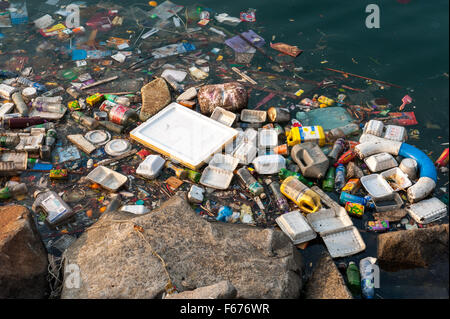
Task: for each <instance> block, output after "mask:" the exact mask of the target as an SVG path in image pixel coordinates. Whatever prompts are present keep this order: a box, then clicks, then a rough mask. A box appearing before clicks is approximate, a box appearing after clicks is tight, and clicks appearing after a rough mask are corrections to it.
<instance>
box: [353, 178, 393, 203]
mask: <svg viewBox="0 0 450 319" xmlns="http://www.w3.org/2000/svg"><path fill="white" fill-rule="evenodd" d="M360 181H361V184H362V186H363V187H364V188H365V189H366V191H367V192H368V193H369V195H370V196H372V197H373V198H385V197H387V196H389V195H390V194H392V193H393V192H394V190H393V189H392V187H391V186H390V185H389V184H388V182H386V180H385V179H384V178H383V177H382V176H381V175H380V174H371V175H366V176H363V177H361V179H360Z"/></svg>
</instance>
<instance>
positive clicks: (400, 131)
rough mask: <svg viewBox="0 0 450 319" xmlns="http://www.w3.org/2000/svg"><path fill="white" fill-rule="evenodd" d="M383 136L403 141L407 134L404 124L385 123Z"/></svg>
mask: <svg viewBox="0 0 450 319" xmlns="http://www.w3.org/2000/svg"><path fill="white" fill-rule="evenodd" d="M383 137H384V138H385V139H388V140H391V141H397V142H404V141H406V139H407V137H408V134H407V133H406V129H405V127H404V126H398V125H387V126H386V131H385V132H384V136H383Z"/></svg>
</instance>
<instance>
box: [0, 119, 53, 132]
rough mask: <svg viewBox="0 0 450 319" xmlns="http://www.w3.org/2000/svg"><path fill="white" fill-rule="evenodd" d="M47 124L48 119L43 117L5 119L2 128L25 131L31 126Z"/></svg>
mask: <svg viewBox="0 0 450 319" xmlns="http://www.w3.org/2000/svg"><path fill="white" fill-rule="evenodd" d="M45 122H47V120H46V119H44V118H42V117H18V118H9V119H4V120H3V123H2V126H3V127H4V128H5V129H11V130H13V129H23V128H27V127H29V126H33V125H37V124H43V123H45Z"/></svg>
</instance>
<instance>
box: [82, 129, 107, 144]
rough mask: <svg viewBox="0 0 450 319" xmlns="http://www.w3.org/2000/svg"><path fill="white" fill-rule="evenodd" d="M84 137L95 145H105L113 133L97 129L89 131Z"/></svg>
mask: <svg viewBox="0 0 450 319" xmlns="http://www.w3.org/2000/svg"><path fill="white" fill-rule="evenodd" d="M84 137H85V138H86V139H87V140H88V141H89V142H91V143H92V144H94V145H105V144H106V143H107V142H108V141H109V140H110V139H111V134H110V133H109V132H106V131H103V130H95V131H89V132H87V133H86V135H85V136H84Z"/></svg>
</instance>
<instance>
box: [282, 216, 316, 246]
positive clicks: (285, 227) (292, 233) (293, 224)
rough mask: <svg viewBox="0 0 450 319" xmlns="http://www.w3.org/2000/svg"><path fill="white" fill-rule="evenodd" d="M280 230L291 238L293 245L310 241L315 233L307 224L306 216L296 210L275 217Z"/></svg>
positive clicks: (314, 236)
mask: <svg viewBox="0 0 450 319" xmlns="http://www.w3.org/2000/svg"><path fill="white" fill-rule="evenodd" d="M275 221H276V223H277V224H278V226H280V228H281V230H282V231H283V232H284V233H285V234H286V235H287V236H288V237H289V238H290V239H291V240H292V242H293V243H294V245H297V244H301V243H304V242H307V241H310V240H312V239H314V238H316V237H317V234H316V233H315V232H314V230H313V229H312V228H311V226H310V225H309V224H308V221H307V220H306V218H305V217H304V216H303V215H302V214H301V213H300V211H298V210H296V211H293V212H290V213H286V214H283V215H281V216H279V217H277V218H276V219H275Z"/></svg>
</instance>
